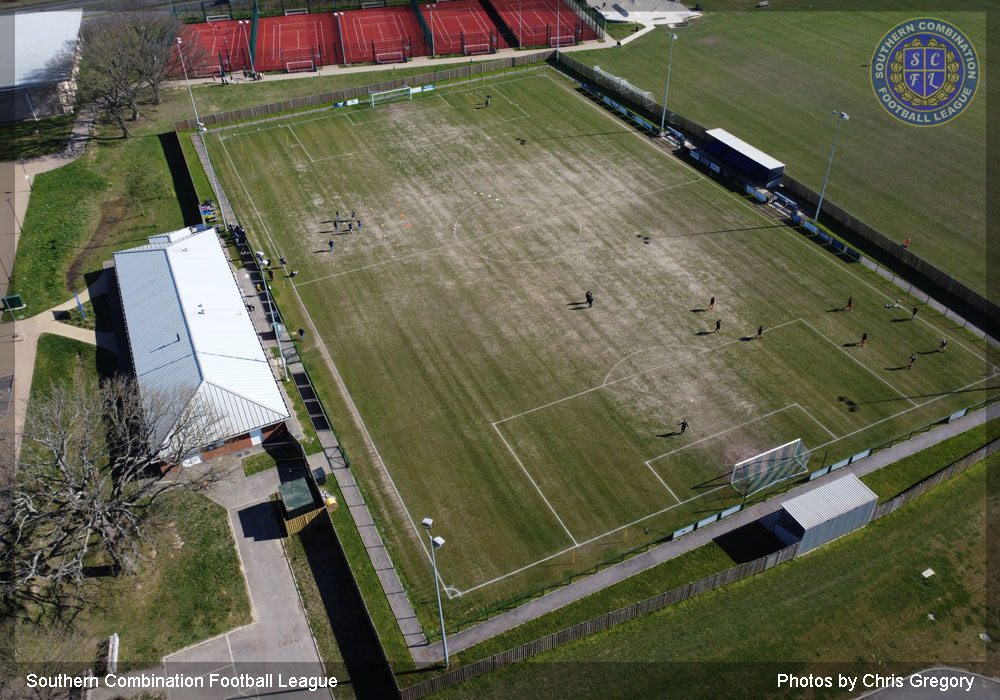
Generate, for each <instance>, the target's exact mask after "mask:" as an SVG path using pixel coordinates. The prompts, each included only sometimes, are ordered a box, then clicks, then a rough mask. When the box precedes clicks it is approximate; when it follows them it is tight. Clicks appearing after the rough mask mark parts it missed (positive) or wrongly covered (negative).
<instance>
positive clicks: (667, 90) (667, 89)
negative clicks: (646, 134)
mask: <svg viewBox="0 0 1000 700" xmlns="http://www.w3.org/2000/svg"><path fill="white" fill-rule="evenodd" d="M667 36H668V37H670V54H669V55H668V57H667V87H665V88H664V89H663V115H662V116H661V117H660V133H661V134H662V133H663V127H664V126H665V125H666V123H667V95H669V94H670V65H671V64H672V63H673V62H674V42H675V41H677V35H676V34H667Z"/></svg>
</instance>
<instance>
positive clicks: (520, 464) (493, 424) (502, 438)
mask: <svg viewBox="0 0 1000 700" xmlns="http://www.w3.org/2000/svg"><path fill="white" fill-rule="evenodd" d="M491 425H492V426H493V429H494V430H495V431H497V435H499V436H500V439H501V440H503V444H505V445H506V446H507V449H508V450H510V453H511V454H512V455H513V456H514V460H515V461H516V462H517V464H518V466H519V467H521V471H523V472H524V475H525V476H526V477H528V481H530V482H531V485H532V486H534V487H535V490H536V491H538V495H539V496H541V497H542V500H543V501H545V505H547V506H548V507H549V510H551V511H552V515H554V516H556V520H558V521H559V524H560V525H562V528H563V530H565V531H566V534H567V535H569V538H570V539H571V540H573V544H575V545H578V544H579V542H577V541H576V538H575V537H573V533H572V532H570V531H569V528H568V527H566V523H564V522H563V520H562V518H560V517H559V513H557V512H556V509H555V508H553V507H552V504H551V503H549V499H547V498H546V497H545V494H544V493H542V490H541V489H540V488H539V487H538V484H537V483H536V482H535V480H534V479H533V478H532V477H531V474H529V473H528V470H527V469H525V467H524V463H522V462H521V458H520V457H518V456H517V452H515V451H514V448H513V447H511V446H510V443H509V442H507V438H505V437H504V436H503V433H501V432H500V428H498V427H497V424H496V423H492V424H491Z"/></svg>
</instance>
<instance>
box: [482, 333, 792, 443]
mask: <svg viewBox="0 0 1000 700" xmlns="http://www.w3.org/2000/svg"><path fill="white" fill-rule="evenodd" d="M801 320H802V319H800V318H796V319H792V320H791V321H785V322H784V323H779V324H778V325H777V326H774V327H773V328H771V329H770V330H771V331H775V330H777V329H779V328H784V327H785V326H787V325H790V324H792V323H796V322H798V321H801ZM739 342H742V341H741V340H740V339H739V338H734V339H733V340H730V341H727V342H725V343H719V344H718V345H713V346H712V347H710V348H705V349H703V350H699V351H698V352H693V353H691V354H690V355H686V356H685V357H679V358H677V359H676V360H671V361H670V362H664V363H663V364H660V365H656V366H655V367H650V368H649V369H644V370H641V371H639V372H635V373H634V374H628V375H626V376H624V377H622V378H621V379H616V380H614V381H613V382H607V383H605V384H598V385H597V386H594V387H591V388H589V389H584V390H583V391H578V392H577V393H575V394H571V395H570V396H564V397H563V398H561V399H556V400H555V401H550V402H548V403H546V404H542V405H541V406H535V407H534V408H529V409H528V410H527V411H521V412H520V413H515V414H514V415H513V416H507V417H506V418H501V419H500V420H498V421H496V422H497V423H506V422H507V421H509V420H513V419H515V418H520V417H521V416H525V415H527V414H529V413H534V412H535V411H540V410H542V409H543V408H548V407H549V406H555V405H556V404H557V403H562V402H563V401H569V400H570V399H575V398H577V397H578V396H583V395H584V394H589V393H590V392H592V391H597V390H598V389H603V388H604V387H606V386H613V385H615V384H618V383H620V382H624V381H627V380H629V379H634V378H635V377H639V376H642V375H644V374H649V373H650V372H655V371H656V370H659V369H663V368H664V367H666V366H668V365H670V364H673V363H675V362H679V361H681V360H687V359H689V358H692V357H696V356H697V355H703V354H704V353H706V352H711V351H712V350H718V349H719V348H724V347H726V346H727V345H732V344H733V343H739Z"/></svg>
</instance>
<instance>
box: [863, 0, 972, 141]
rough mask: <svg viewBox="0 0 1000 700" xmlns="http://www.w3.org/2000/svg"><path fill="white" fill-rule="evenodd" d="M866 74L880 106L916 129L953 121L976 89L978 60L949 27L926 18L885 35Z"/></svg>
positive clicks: (962, 37)
mask: <svg viewBox="0 0 1000 700" xmlns="http://www.w3.org/2000/svg"><path fill="white" fill-rule="evenodd" d="M871 69H872V88H873V89H874V90H875V96H876V97H877V98H878V101H879V104H881V105H882V107H883V108H884V109H885V110H886V111H887V112H889V114H891V115H892V116H894V117H896V118H897V119H899V120H900V121H904V122H906V123H908V124H913V125H916V126H935V125H938V124H943V123H945V122H947V121H950V120H952V119H954V118H955V117H957V116H958V115H959V114H961V113H962V112H963V111H964V110H965V109H966V107H968V106H969V104H970V103H971V102H972V98H973V97H975V94H976V89H977V88H978V86H979V58H978V56H977V54H976V50H975V47H974V46H973V45H972V42H971V41H969V39H968V37H967V36H965V34H964V33H962V32H961V31H960V30H959V29H958V28H957V27H955V26H954V25H952V24H950V23H948V22H944V21H942V20H938V19H931V18H926V17H924V18H917V19H911V20H907V21H906V22H902V23H901V24H898V25H896V26H895V27H893V28H892V29H890V30H889V31H888V32H886V34H885V36H884V37H882V41H881V42H879V44H878V46H877V47H876V48H875V54H874V55H873V56H872V64H871Z"/></svg>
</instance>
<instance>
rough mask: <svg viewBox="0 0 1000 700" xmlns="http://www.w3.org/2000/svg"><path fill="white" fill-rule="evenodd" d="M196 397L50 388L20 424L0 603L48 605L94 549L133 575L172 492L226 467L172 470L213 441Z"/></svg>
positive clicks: (119, 385)
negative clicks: (41, 602)
mask: <svg viewBox="0 0 1000 700" xmlns="http://www.w3.org/2000/svg"><path fill="white" fill-rule="evenodd" d="M217 426H218V420H217V419H216V418H215V417H214V415H213V412H212V411H211V410H210V409H209V408H208V407H207V406H206V405H205V404H204V403H203V402H200V401H198V400H197V399H193V400H192V398H191V394H190V392H189V393H188V395H187V396H183V395H181V396H176V395H175V396H150V395H149V392H146V395H144V396H140V393H139V391H138V387H137V386H136V384H135V382H134V380H131V379H128V378H121V377H119V378H115V379H111V380H107V381H105V382H103V383H101V384H100V385H99V386H95V385H94V383H88V382H82V383H80V384H79V385H77V386H70V387H67V386H65V385H63V386H54V387H53V388H52V389H51V390H50V391H49V393H48V395H46V396H44V397H43V398H41V399H39V400H36V401H33V402H32V404H31V406H30V407H29V413H28V416H27V418H26V420H25V427H24V433H23V439H22V443H21V445H22V447H21V455H20V459H19V461H18V464H17V467H18V471H17V476H16V480H15V483H14V486H13V499H12V506H13V507H12V508H10V509H9V511H8V512H7V515H6V516H5V521H4V522H2V523H0V528H2V529H3V532H2V533H0V538H2V546H0V571H2V574H3V575H2V576H0V593H2V594H3V598H4V601H5V602H6V603H7V604H8V605H17V604H18V602H19V601H23V600H25V599H31V598H42V599H45V600H48V599H49V598H50V597H51V596H55V595H58V594H59V593H60V592H61V591H63V590H66V589H67V586H68V587H69V588H73V587H75V586H78V585H79V584H80V583H82V582H83V580H84V577H85V573H86V570H85V563H93V557H92V555H93V554H95V553H100V554H102V555H103V558H104V560H105V561H108V562H110V569H111V571H112V572H113V573H116V574H117V573H132V572H134V571H135V569H136V566H137V564H138V563H139V561H140V559H141V556H142V554H141V553H142V543H143V541H144V540H145V539H146V537H147V534H148V533H149V530H150V527H151V523H152V522H154V519H155V518H156V517H157V516H158V515H159V514H160V512H161V504H162V497H163V495H164V494H166V493H168V492H170V491H173V490H175V489H190V490H202V489H205V488H207V487H209V486H210V485H211V484H212V483H214V482H216V481H218V479H219V478H221V476H222V474H223V472H224V471H225V468H226V467H227V466H228V465H227V464H226V463H225V462H224V461H220V460H213V463H212V464H211V465H210V466H207V467H204V468H202V469H199V470H198V471H197V472H196V473H195V472H194V470H189V469H182V468H175V467H176V466H177V465H179V464H180V463H181V462H182V461H183V460H184V458H185V457H187V456H188V455H190V454H193V453H195V452H197V451H198V449H199V448H200V447H202V446H204V445H206V444H208V443H209V442H211V441H213V440H214V439H217V437H218V436H219V434H218V433H219V431H218V427H217Z"/></svg>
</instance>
